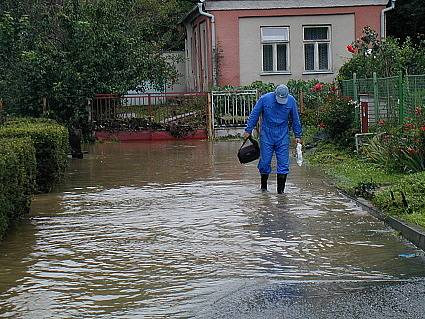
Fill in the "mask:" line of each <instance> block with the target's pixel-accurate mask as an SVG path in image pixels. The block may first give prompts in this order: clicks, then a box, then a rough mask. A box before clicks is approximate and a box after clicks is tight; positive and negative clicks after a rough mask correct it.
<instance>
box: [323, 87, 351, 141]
mask: <svg viewBox="0 0 425 319" xmlns="http://www.w3.org/2000/svg"><path fill="white" fill-rule="evenodd" d="M354 111H355V102H353V101H352V100H351V99H348V98H345V97H338V96H336V95H332V94H329V95H328V96H327V98H326V99H325V100H324V103H323V105H322V106H321V107H320V108H319V118H318V119H319V124H318V127H319V128H320V129H321V130H323V131H324V132H325V133H326V134H327V135H328V136H329V138H330V139H332V140H333V141H334V142H335V143H337V144H339V145H341V146H344V147H347V146H351V145H353V141H354V138H353V137H354V133H355V129H354V127H353V124H354Z"/></svg>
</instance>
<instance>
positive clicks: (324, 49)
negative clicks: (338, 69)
mask: <svg viewBox="0 0 425 319" xmlns="http://www.w3.org/2000/svg"><path fill="white" fill-rule="evenodd" d="M330 43H331V42H330V27H328V26H318V27H304V69H305V71H307V72H323V71H330V65H331V63H330V56H331V52H330Z"/></svg>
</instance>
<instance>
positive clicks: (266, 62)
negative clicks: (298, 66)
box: [261, 27, 289, 72]
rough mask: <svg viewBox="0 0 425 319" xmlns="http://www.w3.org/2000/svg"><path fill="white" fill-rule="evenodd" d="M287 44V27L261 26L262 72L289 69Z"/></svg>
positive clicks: (285, 70)
mask: <svg viewBox="0 0 425 319" xmlns="http://www.w3.org/2000/svg"><path fill="white" fill-rule="evenodd" d="M288 46H289V28H288V27H262V28H261V50H262V57H263V62H262V64H263V72H287V71H288V70H289V57H288Z"/></svg>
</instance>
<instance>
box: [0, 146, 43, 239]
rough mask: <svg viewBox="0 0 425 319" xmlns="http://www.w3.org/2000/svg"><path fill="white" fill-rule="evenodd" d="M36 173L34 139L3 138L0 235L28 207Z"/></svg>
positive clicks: (0, 154) (0, 179)
mask: <svg viewBox="0 0 425 319" xmlns="http://www.w3.org/2000/svg"><path fill="white" fill-rule="evenodd" d="M35 176H36V159H35V148H34V145H33V143H32V141H31V139H29V138H20V139H0V239H1V238H2V237H3V235H4V232H5V230H6V229H7V227H8V225H9V224H10V222H11V221H13V220H15V219H17V218H19V217H20V216H21V215H23V214H25V213H27V212H28V211H29V208H30V203H31V195H32V193H33V192H34V188H35Z"/></svg>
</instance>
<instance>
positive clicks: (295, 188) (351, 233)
mask: <svg viewBox="0 0 425 319" xmlns="http://www.w3.org/2000/svg"><path fill="white" fill-rule="evenodd" d="M238 147H239V143H238V142H221V143H215V144H212V143H208V142H185V143H178V142H167V143H132V144H130V143H129V144H98V145H95V146H92V147H90V150H89V155H88V156H87V157H86V158H85V159H83V160H76V161H73V162H72V165H71V168H70V170H69V174H68V175H69V176H68V179H67V181H66V183H64V185H61V186H59V187H58V188H57V190H56V191H55V192H53V193H51V194H47V195H40V196H37V197H36V198H35V200H34V202H33V207H32V214H31V218H30V220H29V221H28V223H26V224H25V227H22V228H21V229H18V230H17V231H16V232H15V233H14V235H12V236H10V237H9V238H8V240H7V241H6V242H5V243H4V244H2V245H1V246H0V269H1V272H0V293H1V295H0V317H1V318H8V317H10V318H70V317H76V316H77V315H78V316H83V317H85V318H87V317H98V316H99V315H102V317H107V318H129V317H139V318H142V317H152V316H159V317H161V316H190V315H193V314H196V313H198V311H199V310H200V309H202V308H203V307H205V305H208V304H210V303H211V302H212V300H216V299H218V298H221V297H222V296H223V295H226V294H229V293H232V291H234V290H235V289H236V290H237V289H240V287H241V286H243V285H249V284H255V282H257V281H259V280H260V281H261V280H271V281H277V282H278V281H282V280H289V281H297V280H313V281H314V280H349V281H351V280H392V279H403V278H412V277H415V276H422V275H424V270H423V263H422V259H420V258H415V259H400V258H398V255H399V253H401V252H411V251H415V250H414V248H413V247H412V246H410V245H408V244H407V243H404V242H402V241H400V239H399V238H397V237H396V236H395V235H394V233H393V232H392V231H390V230H389V229H387V228H385V227H384V226H383V225H382V223H380V222H378V221H376V220H375V219H373V218H372V217H371V216H369V215H368V214H366V213H364V212H362V211H361V210H360V209H358V208H357V207H356V206H354V205H353V204H352V203H350V202H347V200H346V199H345V198H343V197H342V196H340V195H338V194H337V193H336V192H335V191H334V190H333V189H330V188H328V187H327V186H325V185H324V184H323V183H322V181H321V178H320V176H317V175H316V174H315V172H314V171H311V170H309V169H306V168H298V167H294V168H293V173H292V174H291V175H290V177H289V179H288V185H287V191H288V193H287V194H286V195H283V196H277V195H276V194H275V192H274V191H271V192H269V193H261V192H259V191H257V188H258V185H257V183H258V173H257V170H256V167H255V164H250V165H247V166H242V165H240V164H239V163H238V162H237V160H236V157H235V154H236V151H237V149H238ZM274 188H275V185H274V184H273V181H271V185H270V189H271V190H272V189H274ZM9 253H12V254H13V255H9ZM11 256H12V257H11ZM286 293H287V294H291V293H294V294H296V293H297V292H296V291H295V290H294V291H287V292H286ZM298 293H299V292H298ZM108 316H109V317H108Z"/></svg>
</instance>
